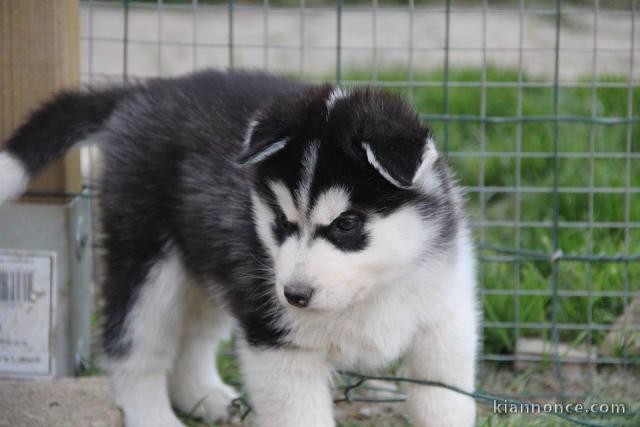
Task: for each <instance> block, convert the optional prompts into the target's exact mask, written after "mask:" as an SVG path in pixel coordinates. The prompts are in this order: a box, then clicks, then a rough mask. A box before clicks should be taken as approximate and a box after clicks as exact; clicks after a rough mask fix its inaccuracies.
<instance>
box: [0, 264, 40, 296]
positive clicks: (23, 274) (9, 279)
mask: <svg viewBox="0 0 640 427" xmlns="http://www.w3.org/2000/svg"><path fill="white" fill-rule="evenodd" d="M32 294H33V271H24V270H13V271H11V270H0V302H11V303H22V302H29V301H31V297H32Z"/></svg>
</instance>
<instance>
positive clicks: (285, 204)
mask: <svg viewBox="0 0 640 427" xmlns="http://www.w3.org/2000/svg"><path fill="white" fill-rule="evenodd" d="M269 187H271V191H273V194H274V195H275V196H276V201H277V202H278V205H279V206H280V207H281V208H282V211H283V212H284V214H285V215H286V216H287V219H288V220H289V221H291V222H299V220H298V209H297V208H296V204H295V202H294V201H293V196H292V195H291V192H290V191H289V189H288V188H287V186H286V185H284V184H283V183H282V182H281V181H277V182H271V183H270V184H269Z"/></svg>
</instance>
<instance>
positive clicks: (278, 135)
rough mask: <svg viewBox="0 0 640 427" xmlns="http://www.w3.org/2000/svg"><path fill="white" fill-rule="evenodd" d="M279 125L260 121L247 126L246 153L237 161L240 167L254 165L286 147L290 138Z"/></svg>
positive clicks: (254, 121) (253, 121) (256, 120)
mask: <svg viewBox="0 0 640 427" xmlns="http://www.w3.org/2000/svg"><path fill="white" fill-rule="evenodd" d="M277 124H278V123H274V124H267V123H263V122H262V121H260V119H255V120H251V121H250V122H249V125H248V126H247V132H246V135H245V140H244V144H243V147H244V151H243V152H242V154H240V156H239V157H238V158H237V159H236V163H237V164H238V165H240V166H245V165H253V164H256V163H259V162H261V161H263V160H266V159H268V158H269V157H271V156H273V155H274V154H276V153H277V152H278V151H280V150H282V149H283V148H284V147H286V146H287V143H288V142H289V138H288V137H286V136H285V135H284V132H283V130H282V129H281V128H280V127H279V126H277Z"/></svg>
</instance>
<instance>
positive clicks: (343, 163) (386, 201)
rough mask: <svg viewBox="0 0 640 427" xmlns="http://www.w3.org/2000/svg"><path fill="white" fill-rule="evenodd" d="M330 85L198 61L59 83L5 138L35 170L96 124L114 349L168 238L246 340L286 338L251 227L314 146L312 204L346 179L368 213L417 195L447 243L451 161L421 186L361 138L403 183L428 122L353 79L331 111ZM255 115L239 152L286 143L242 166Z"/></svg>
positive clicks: (326, 233) (291, 228)
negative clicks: (430, 188) (69, 89)
mask: <svg viewBox="0 0 640 427" xmlns="http://www.w3.org/2000/svg"><path fill="white" fill-rule="evenodd" d="M331 90H332V88H331V87H330V86H310V85H307V84H304V83H300V82H295V81H291V80H287V79H283V78H278V77H274V76H272V75H269V74H264V73H252V72H229V73H224V72H215V71H204V72H200V73H195V74H192V75H188V76H185V77H182V78H177V79H157V80H151V81H148V82H146V83H144V84H137V85H133V86H124V87H116V88H112V89H104V90H96V91H88V92H87V91H85V92H82V91H80V92H73V93H66V94H63V95H60V96H59V97H58V98H56V99H55V100H54V101H52V102H51V103H49V104H47V105H45V106H44V107H43V109H41V110H40V111H39V112H37V113H35V115H34V116H33V117H32V119H31V121H30V122H29V123H27V124H26V125H25V126H23V127H22V128H20V129H19V130H18V131H17V133H16V134H15V135H14V136H13V137H12V138H11V139H10V140H9V145H8V149H9V150H10V151H11V152H13V153H16V154H17V155H18V156H19V158H20V159H21V160H22V161H24V163H25V164H26V165H27V168H28V169H29V171H30V172H31V173H35V172H37V171H38V170H40V169H41V168H42V167H43V166H44V165H45V164H46V163H47V162H49V161H51V160H53V159H54V158H56V157H59V156H61V155H62V154H64V152H65V151H66V150H68V149H69V148H70V147H71V146H72V145H73V144H75V143H77V142H79V140H81V139H83V138H85V137H87V136H88V135H90V134H91V133H94V132H100V135H101V136H100V140H101V143H102V148H103V152H104V160H105V162H104V163H105V167H104V176H103V179H102V184H101V196H102V206H103V210H102V212H103V218H102V220H103V223H104V231H105V234H106V237H105V246H106V249H107V256H106V269H107V271H106V273H107V279H106V281H105V283H104V289H103V291H104V301H105V307H104V319H105V325H104V334H103V342H104V347H105V350H106V352H107V354H108V355H110V356H111V357H118V356H121V355H123V354H124V353H125V352H126V351H127V348H128V346H129V343H127V342H126V341H125V340H124V338H125V336H124V334H123V325H124V322H125V318H126V315H127V313H128V311H129V310H130V308H131V307H132V306H133V304H134V303H135V301H136V298H137V295H138V293H139V290H140V286H141V284H143V283H144V282H145V280H146V276H147V274H148V272H149V270H150V269H151V268H152V267H153V265H155V264H156V263H157V262H159V261H160V260H162V259H163V257H164V256H165V254H166V253H167V252H166V251H167V248H175V249H176V250H177V252H178V253H179V254H180V256H181V257H182V260H183V262H184V264H185V265H186V268H187V269H188V271H189V273H190V274H191V275H193V276H194V277H195V278H197V279H198V281H199V282H200V283H201V284H202V285H203V286H205V287H208V288H209V290H210V291H213V292H214V293H218V294H220V295H221V296H222V297H223V298H224V300H225V301H226V303H227V305H228V307H229V308H230V310H231V312H232V313H233V315H234V316H235V317H236V319H237V320H238V322H239V324H240V325H241V327H242V329H243V331H244V335H245V336H246V338H247V340H248V341H249V343H250V344H252V345H258V346H279V345H285V344H286V342H285V338H284V337H285V334H286V332H287V331H286V327H284V328H285V329H282V328H283V326H282V325H281V323H282V322H280V321H279V320H280V318H281V316H282V310H283V308H282V306H281V304H280V303H279V302H278V301H277V298H276V295H275V286H274V283H273V280H274V279H273V265H272V260H271V259H270V256H269V255H268V254H267V253H266V249H265V248H264V246H263V245H262V243H261V242H260V240H259V238H258V236H257V234H256V230H255V224H254V222H255V221H254V218H253V214H252V212H253V210H252V205H251V196H250V192H251V190H252V189H253V190H255V191H256V192H258V193H259V195H260V197H262V198H264V199H265V200H266V201H267V202H268V203H270V204H271V205H272V208H273V207H274V206H273V203H274V201H273V194H271V190H270V189H269V187H268V183H269V182H270V181H272V180H274V181H281V182H283V183H284V184H285V185H286V186H287V187H288V188H289V189H291V190H292V194H293V195H294V197H298V196H297V194H296V192H295V189H297V188H298V186H299V183H300V181H301V179H302V176H303V170H302V161H303V158H304V155H305V152H306V151H307V149H308V147H309V145H310V144H318V147H319V148H318V156H317V164H316V167H315V173H314V175H313V180H312V181H311V187H310V197H311V200H310V206H309V208H312V207H313V205H314V203H315V202H316V200H317V198H318V196H319V195H320V194H321V193H322V192H323V191H325V190H327V189H329V188H331V187H334V186H339V187H341V188H343V189H345V190H346V191H347V192H349V194H350V200H351V202H352V206H351V208H352V209H353V210H355V211H357V212H359V213H361V214H362V216H363V219H364V220H365V221H366V218H367V216H368V215H370V214H371V213H377V214H382V215H387V214H389V213H391V212H393V211H394V210H396V209H398V208H399V207H401V206H404V205H407V204H411V205H414V206H416V207H417V208H418V209H420V211H421V212H422V213H423V215H424V217H425V218H431V219H433V220H434V221H438V223H439V224H441V228H440V230H441V232H440V240H441V242H440V243H441V244H446V243H447V242H450V241H452V239H453V238H454V236H455V233H456V231H457V224H458V221H459V216H460V209H459V206H457V202H456V199H455V198H453V197H452V191H453V189H454V184H453V183H452V181H451V179H450V176H449V172H448V169H447V167H446V165H445V163H444V161H438V162H436V164H435V166H434V167H435V168H436V172H437V173H436V174H435V176H436V177H437V179H438V180H439V184H440V185H441V189H442V191H441V192H440V193H439V194H438V195H424V194H421V193H419V192H418V191H415V190H413V189H403V188H398V187H396V186H394V185H393V184H392V183H390V182H389V181H387V180H386V179H385V178H384V177H383V176H381V174H380V173H379V172H378V171H377V170H376V169H375V168H374V167H373V166H372V165H371V164H370V163H369V162H368V160H367V157H366V153H365V151H364V148H363V147H362V143H363V142H367V143H368V144H369V145H370V147H371V148H372V150H373V151H374V153H375V155H376V158H377V159H378V161H379V162H380V164H381V165H382V166H383V167H384V168H385V170H386V171H388V173H389V174H390V175H392V176H393V177H394V179H395V180H397V181H398V182H400V183H402V184H403V185H404V184H407V183H410V180H411V179H412V178H413V176H414V174H415V170H416V168H417V167H418V165H419V163H420V158H421V154H422V147H423V146H424V143H425V140H426V138H427V137H428V135H429V130H428V129H427V128H426V127H425V126H424V125H423V124H422V123H421V122H420V120H419V119H418V117H417V116H416V114H415V113H414V112H413V111H412V110H411V108H410V107H409V106H408V105H407V104H406V103H405V102H404V101H403V100H402V99H401V98H399V97H397V96H394V95H390V94H386V93H383V92H378V91H374V90H368V89H365V90H354V91H353V92H352V93H351V94H350V95H349V96H348V97H346V98H344V99H338V100H337V101H336V102H335V104H334V105H333V108H332V109H331V110H330V111H329V110H328V108H327V103H326V101H327V97H328V95H329V93H330V92H331ZM251 118H257V120H258V124H257V125H256V127H255V129H254V132H253V138H252V140H251V143H250V148H249V151H245V152H244V156H245V157H244V158H245V159H247V156H251V155H252V154H251V153H254V154H255V153H256V152H259V151H260V150H262V149H264V146H265V145H267V146H268V145H269V144H272V143H273V142H274V141H279V140H282V139H284V138H286V139H287V144H286V146H285V147H284V148H283V149H281V150H279V151H277V152H274V153H273V155H272V156H271V157H268V158H266V159H265V160H264V161H260V162H257V164H256V165H255V166H253V167H249V168H242V167H239V166H238V164H237V162H236V160H237V159H238V158H239V156H241V155H242V153H241V152H242V150H243V147H242V141H243V139H244V137H245V132H246V128H247V125H248V122H249V120H250V119H251ZM252 150H253V151H252ZM241 159H242V158H241ZM296 203H299V200H296ZM295 232H296V226H295V224H294V225H291V224H284V225H283V224H280V226H278V225H275V229H274V233H275V235H276V238H277V239H278V241H283V240H284V238H286V236H287V235H289V234H290V233H295ZM317 232H318V234H319V235H320V236H322V238H326V239H327V240H329V241H331V242H332V243H333V244H335V245H336V246H337V247H340V248H341V249H343V250H345V251H350V250H361V249H362V248H365V247H366V244H367V239H368V238H367V236H366V233H362V234H353V235H349V237H347V234H344V235H337V234H336V233H334V232H333V231H331V226H328V227H321V228H319V229H318V231H317Z"/></svg>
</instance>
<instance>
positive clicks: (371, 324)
mask: <svg viewBox="0 0 640 427" xmlns="http://www.w3.org/2000/svg"><path fill="white" fill-rule="evenodd" d="M453 252H454V253H456V255H455V256H451V255H450V256H449V257H447V258H445V257H442V258H439V259H431V260H429V262H426V263H425V265H424V266H423V267H421V268H419V269H417V270H416V271H415V272H413V273H412V274H408V275H406V276H405V277H403V278H402V279H401V280H398V281H397V282H396V283H390V284H386V285H385V286H384V287H382V288H380V289H379V290H378V292H376V293H375V294H374V295H372V296H371V297H370V298H368V299H367V300H365V301H363V302H361V303H360V304H358V305H357V306H355V307H350V308H348V309H347V310H345V311H343V312H341V313H339V314H335V313H331V314H327V315H319V314H318V313H308V314H307V313H305V312H304V311H300V310H296V311H293V312H291V313H290V316H289V319H288V320H289V321H290V322H291V323H292V324H293V325H294V328H293V329H294V333H293V334H292V335H293V336H292V339H293V340H294V342H295V343H296V344H297V345H299V346H301V347H304V348H313V349H317V350H322V351H326V353H327V357H328V359H329V360H330V361H331V362H332V364H333V365H334V366H335V367H336V368H339V369H358V370H361V371H367V370H369V371H370V370H375V369H380V368H382V367H384V366H386V365H388V364H389V363H390V362H392V361H393V360H395V359H397V358H398V357H400V356H401V355H402V354H403V353H404V352H405V351H406V349H407V348H408V347H409V346H410V345H411V343H412V340H413V337H414V336H415V334H416V332H417V331H418V330H419V329H421V328H428V327H430V325H433V324H440V323H442V322H441V320H442V319H443V317H445V316H447V313H448V312H450V311H459V310H465V311H468V313H469V316H475V315H476V313H475V307H474V303H473V301H474V294H475V291H474V262H473V256H472V250H471V246H470V244H469V242H468V240H467V239H466V238H463V239H460V241H459V242H458V246H457V250H456V251H453ZM445 318H446V317H445Z"/></svg>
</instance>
